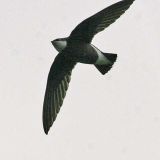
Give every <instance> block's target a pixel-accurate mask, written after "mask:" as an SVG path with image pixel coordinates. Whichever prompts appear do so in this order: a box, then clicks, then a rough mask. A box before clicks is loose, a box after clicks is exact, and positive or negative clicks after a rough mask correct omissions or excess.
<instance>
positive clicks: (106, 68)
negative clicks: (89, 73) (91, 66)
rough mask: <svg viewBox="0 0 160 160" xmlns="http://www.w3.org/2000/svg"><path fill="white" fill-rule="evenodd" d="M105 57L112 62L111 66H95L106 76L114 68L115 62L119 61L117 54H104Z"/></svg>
mask: <svg viewBox="0 0 160 160" xmlns="http://www.w3.org/2000/svg"><path fill="white" fill-rule="evenodd" d="M103 55H104V56H105V57H106V58H107V59H108V60H109V61H110V64H105V65H95V67H96V68H97V69H98V70H99V71H100V72H101V73H102V74H103V75H104V74H106V73H107V72H108V71H109V70H110V69H111V68H112V66H113V64H114V62H115V61H116V59H117V54H113V53H103Z"/></svg>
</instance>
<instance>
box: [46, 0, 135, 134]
mask: <svg viewBox="0 0 160 160" xmlns="http://www.w3.org/2000/svg"><path fill="white" fill-rule="evenodd" d="M133 2H134V0H122V1H120V2H118V3H115V4H113V5H111V6H109V7H108V8H105V9H103V10H102V11H100V12H98V13H96V14H95V15H93V16H91V17H89V18H87V19H86V20H84V21H83V22H81V23H80V24H79V25H78V26H77V27H76V28H75V29H74V30H73V31H72V32H71V34H70V36H69V37H67V38H61V39H56V40H54V41H52V44H53V45H54V47H55V48H56V49H57V50H58V51H59V52H60V53H59V54H58V55H57V56H56V58H55V60H54V62H53V64H52V66H51V69H50V72H49V75H48V81H47V87H46V92H45V98H44V104H43V127H44V131H45V133H46V134H48V131H49V129H50V127H51V126H52V124H53V122H54V121H55V119H56V117H57V114H58V112H59V110H60V107H61V106H62V103H63V100H64V97H65V95H66V91H67V89H68V85H69V82H70V79H71V73H72V69H73V68H74V66H75V65H76V63H78V62H80V63H86V64H94V65H95V66H96V68H97V69H98V70H99V71H100V72H101V73H102V74H106V73H107V72H108V71H109V70H110V69H111V68H112V65H113V64H114V62H115V61H116V59H117V55H116V54H111V53H103V52H101V51H100V50H99V49H97V48H96V47H95V46H93V45H92V44H91V41H92V39H93V37H94V35H96V34H97V33H98V32H100V31H103V30H104V29H105V28H106V27H108V26H109V25H111V24H112V23H113V22H115V21H116V20H117V19H118V18H119V17H120V16H121V15H122V14H123V13H124V12H125V11H126V10H127V9H128V8H129V7H130V5H131V4H132V3H133Z"/></svg>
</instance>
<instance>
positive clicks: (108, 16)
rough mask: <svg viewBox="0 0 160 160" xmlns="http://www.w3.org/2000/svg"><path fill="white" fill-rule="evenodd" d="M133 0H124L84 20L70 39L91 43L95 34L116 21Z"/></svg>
mask: <svg viewBox="0 0 160 160" xmlns="http://www.w3.org/2000/svg"><path fill="white" fill-rule="evenodd" d="M133 2H134V0H122V1H120V2H117V3H115V4H113V5H111V6H109V7H107V8H105V9H103V10H102V11H100V12H98V13H96V14H95V15H93V16H91V17H89V18H87V19H86V20H84V21H82V22H81V23H80V24H79V25H78V26H77V27H76V28H75V29H74V30H73V31H72V33H71V35H70V40H75V39H77V40H81V41H84V42H86V43H90V42H91V41H92V39H93V37H94V35H95V34H97V33H98V32H100V31H103V30H104V29H105V28H106V27H108V26H109V25H111V24H112V23H113V22H115V21H116V20H117V19H118V18H119V17H120V16H121V15H122V14H123V13H124V12H125V11H126V10H127V9H128V8H129V7H130V5H131V4H132V3H133Z"/></svg>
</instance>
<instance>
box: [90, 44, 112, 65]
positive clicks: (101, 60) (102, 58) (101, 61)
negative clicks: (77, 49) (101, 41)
mask: <svg viewBox="0 0 160 160" xmlns="http://www.w3.org/2000/svg"><path fill="white" fill-rule="evenodd" d="M92 47H93V48H94V49H95V51H96V52H97V54H98V59H97V61H96V63H95V64H98V65H107V64H111V62H110V61H109V59H107V57H105V56H104V55H103V54H102V52H101V51H100V50H99V49H97V48H96V47H95V46H93V45H92Z"/></svg>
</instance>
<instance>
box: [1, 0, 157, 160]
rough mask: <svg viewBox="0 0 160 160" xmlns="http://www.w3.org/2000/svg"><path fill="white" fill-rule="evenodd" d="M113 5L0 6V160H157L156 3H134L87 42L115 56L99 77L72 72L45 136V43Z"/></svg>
mask: <svg viewBox="0 0 160 160" xmlns="http://www.w3.org/2000/svg"><path fill="white" fill-rule="evenodd" d="M115 2H117V0H98V1H97V0H79V1H75V0H70V1H68V0H58V1H54V0H47V1H46V0H34V1H33V0H27V1H25V0H12V1H11V0H5V1H2V0H1V5H0V126H1V127H0V128H1V131H0V159H3V160H10V159H12V160H53V159H54V160H82V159H84V160H89V159H92V160H98V159H101V160H103V159H104V160H107V159H108V160H142V159H145V160H151V159H153V160H159V159H160V152H159V149H160V44H159V42H160V31H159V28H160V16H159V15H160V10H159V6H160V1H159V0H154V1H153V0H135V3H134V4H133V5H132V6H131V8H130V9H129V10H128V11H127V12H126V13H125V14H124V15H123V16H122V17H121V18H120V19H119V20H118V21H116V23H114V24H113V25H111V26H110V27H109V28H108V29H106V30H105V31H103V32H101V33H100V34H98V35H97V36H96V37H95V38H94V40H93V44H94V45H95V46H97V47H98V48H99V49H100V50H102V51H104V52H109V53H117V54H118V59H117V62H116V63H115V65H114V67H113V68H112V70H111V71H110V72H109V73H108V74H106V75H105V76H103V75H101V74H100V73H99V71H98V70H97V69H96V68H95V67H94V66H92V65H84V64H78V65H77V66H76V68H75V69H74V71H73V74H72V80H71V83H70V87H69V90H68V92H67V96H66V98H65V100H64V103H63V106H62V108H61V111H60V113H59V114H58V117H57V119H56V122H55V123H54V125H53V126H52V128H51V130H50V132H49V135H48V136H46V135H45V134H44V132H43V127H42V105H43V98H44V93H45V88H46V81H47V75H48V71H49V68H50V66H51V63H52V62H53V60H54V58H55V56H56V55H57V51H56V50H55V49H54V48H53V46H52V45H51V43H50V41H51V40H53V39H56V38H59V37H65V36H68V35H69V34H70V32H71V31H72V30H73V28H74V27H75V26H76V25H77V24H78V23H79V22H81V21H82V20H84V19H85V18H87V17H89V16H91V15H92V14H94V13H96V12H98V11H100V10H101V9H103V8H105V7H107V6H108V5H110V4H112V3H115Z"/></svg>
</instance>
